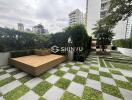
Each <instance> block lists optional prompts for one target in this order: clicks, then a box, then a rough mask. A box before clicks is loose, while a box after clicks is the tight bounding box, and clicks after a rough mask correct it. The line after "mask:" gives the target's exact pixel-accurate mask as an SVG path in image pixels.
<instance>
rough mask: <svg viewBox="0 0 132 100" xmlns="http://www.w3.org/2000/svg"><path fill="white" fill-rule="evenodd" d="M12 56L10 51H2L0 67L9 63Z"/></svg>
mask: <svg viewBox="0 0 132 100" xmlns="http://www.w3.org/2000/svg"><path fill="white" fill-rule="evenodd" d="M9 57H10V53H9V52H4V53H3V52H2V53H0V67H1V66H4V65H8V58H9Z"/></svg>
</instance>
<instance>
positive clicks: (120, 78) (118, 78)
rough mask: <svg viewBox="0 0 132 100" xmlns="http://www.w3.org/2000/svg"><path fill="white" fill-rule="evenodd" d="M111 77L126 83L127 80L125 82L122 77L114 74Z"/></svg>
mask: <svg viewBox="0 0 132 100" xmlns="http://www.w3.org/2000/svg"><path fill="white" fill-rule="evenodd" d="M112 76H113V78H114V79H117V80H121V81H125V82H128V80H127V79H126V78H125V77H124V76H121V75H115V74H112Z"/></svg>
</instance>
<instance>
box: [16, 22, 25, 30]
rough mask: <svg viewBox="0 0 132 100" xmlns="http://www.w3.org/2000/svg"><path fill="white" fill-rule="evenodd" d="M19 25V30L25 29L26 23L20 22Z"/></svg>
mask: <svg viewBox="0 0 132 100" xmlns="http://www.w3.org/2000/svg"><path fill="white" fill-rule="evenodd" d="M17 25H18V30H19V31H24V25H23V24H22V23H18V24H17Z"/></svg>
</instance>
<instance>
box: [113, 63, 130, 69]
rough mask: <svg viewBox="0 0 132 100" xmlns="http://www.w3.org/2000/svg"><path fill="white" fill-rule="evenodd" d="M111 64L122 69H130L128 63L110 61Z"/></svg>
mask: <svg viewBox="0 0 132 100" xmlns="http://www.w3.org/2000/svg"><path fill="white" fill-rule="evenodd" d="M112 64H113V65H114V67H116V68H120V69H124V70H132V65H130V64H124V63H115V62H112Z"/></svg>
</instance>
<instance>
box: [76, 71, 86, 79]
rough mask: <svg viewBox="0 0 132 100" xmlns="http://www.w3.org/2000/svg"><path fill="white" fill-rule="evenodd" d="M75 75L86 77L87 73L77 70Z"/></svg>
mask: <svg viewBox="0 0 132 100" xmlns="http://www.w3.org/2000/svg"><path fill="white" fill-rule="evenodd" d="M77 75H78V76H82V77H85V78H87V76H88V73H87V72H83V71H78V72H77Z"/></svg>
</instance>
